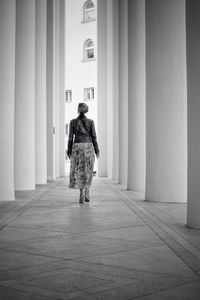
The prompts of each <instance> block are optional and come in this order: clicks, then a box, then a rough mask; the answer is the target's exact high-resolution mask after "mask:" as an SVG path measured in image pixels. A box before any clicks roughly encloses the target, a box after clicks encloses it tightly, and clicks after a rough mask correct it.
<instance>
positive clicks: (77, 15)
mask: <svg viewBox="0 0 200 300" xmlns="http://www.w3.org/2000/svg"><path fill="white" fill-rule="evenodd" d="M85 2H86V0H76V1H74V0H66V1H65V4H66V6H65V7H66V8H65V12H66V21H65V32H66V34H65V38H66V39H65V72H66V76H65V89H66V90H72V102H71V103H66V104H65V122H66V123H70V120H71V119H73V118H76V117H77V116H78V115H77V107H78V103H79V102H84V88H87V87H94V88H95V99H94V100H91V101H86V103H87V105H88V106H89V112H88V113H87V117H88V118H92V119H93V120H94V122H95V126H96V129H97V38H96V35H97V21H96V20H95V21H92V22H88V23H83V22H82V21H83V6H84V3H85ZM93 3H94V5H95V13H96V12H97V1H96V0H93ZM95 17H96V19H97V16H95ZM89 38H90V39H92V40H93V41H94V44H95V60H92V61H88V62H84V61H83V44H84V42H85V41H86V40H87V39H89ZM67 140H68V136H66V148H67Z"/></svg>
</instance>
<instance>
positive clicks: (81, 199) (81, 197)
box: [79, 189, 84, 204]
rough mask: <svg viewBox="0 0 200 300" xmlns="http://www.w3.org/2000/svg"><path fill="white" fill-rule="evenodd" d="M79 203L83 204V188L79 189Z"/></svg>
mask: <svg viewBox="0 0 200 300" xmlns="http://www.w3.org/2000/svg"><path fill="white" fill-rule="evenodd" d="M79 203H80V204H84V193H83V189H80V198H79Z"/></svg>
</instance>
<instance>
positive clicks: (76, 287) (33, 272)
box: [0, 178, 200, 300]
mask: <svg viewBox="0 0 200 300" xmlns="http://www.w3.org/2000/svg"><path fill="white" fill-rule="evenodd" d="M67 182H68V179H67V178H65V179H59V180H57V181H55V182H52V183H48V184H46V185H38V186H37V187H36V190H34V191H21V192H20V191H19V192H17V193H16V200H15V201H10V202H8V201H3V202H0V229H1V230H0V299H1V300H7V299H9V300H18V299H19V300H24V299H29V300H30V299H31V300H40V299H41V300H42V299H44V300H45V299H77V300H83V299H85V300H95V299H98V300H101V299H102V300H107V299H108V300H112V299H117V300H131V299H141V300H157V299H159V300H160V299H161V300H162V299H165V300H167V299H170V300H171V299H177V300H186V299H187V300H199V299H200V231H198V230H194V229H189V228H187V227H186V226H185V223H186V208H187V206H186V204H185V203H182V204H181V203H171V204H170V203H156V202H146V201H144V200H143V199H144V194H143V192H140V191H134V192H133V191H127V190H126V189H125V187H124V186H122V185H119V184H116V183H115V182H113V181H111V180H108V179H104V178H101V179H100V178H95V179H94V182H93V185H92V188H91V202H90V203H85V204H84V205H82V204H79V203H78V196H79V192H78V190H72V189H68V187H67Z"/></svg>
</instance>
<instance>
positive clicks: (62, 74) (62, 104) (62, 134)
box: [59, 0, 65, 177]
mask: <svg viewBox="0 0 200 300" xmlns="http://www.w3.org/2000/svg"><path fill="white" fill-rule="evenodd" d="M59 98H60V176H62V177H63V176H65V0H60V96H59Z"/></svg>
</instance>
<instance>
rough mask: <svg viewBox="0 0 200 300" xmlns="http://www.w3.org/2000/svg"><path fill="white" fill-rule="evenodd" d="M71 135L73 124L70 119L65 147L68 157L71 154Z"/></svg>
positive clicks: (72, 133)
mask: <svg viewBox="0 0 200 300" xmlns="http://www.w3.org/2000/svg"><path fill="white" fill-rule="evenodd" d="M73 135H74V132H73V124H72V121H70V125H69V138H68V147H67V155H68V157H69V158H70V156H71V155H72V145H73Z"/></svg>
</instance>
